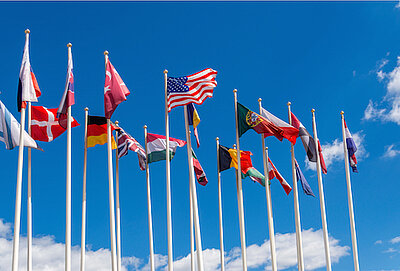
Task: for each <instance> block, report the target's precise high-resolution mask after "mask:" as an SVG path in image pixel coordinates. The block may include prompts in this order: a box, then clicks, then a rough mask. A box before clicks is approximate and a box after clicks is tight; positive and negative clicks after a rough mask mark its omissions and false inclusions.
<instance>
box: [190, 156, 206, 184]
mask: <svg viewBox="0 0 400 271" xmlns="http://www.w3.org/2000/svg"><path fill="white" fill-rule="evenodd" d="M192 158H193V168H194V173H195V175H196V179H197V182H198V183H199V184H201V185H203V186H205V185H206V184H207V183H208V180H207V177H206V173H205V172H204V170H203V168H202V167H201V165H200V162H199V160H198V159H197V156H196V154H195V153H194V151H193V149H192Z"/></svg>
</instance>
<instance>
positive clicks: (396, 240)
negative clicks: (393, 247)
mask: <svg viewBox="0 0 400 271" xmlns="http://www.w3.org/2000/svg"><path fill="white" fill-rule="evenodd" d="M389 242H390V243H392V244H397V243H400V236H397V237H395V238H393V239H390V241H389Z"/></svg>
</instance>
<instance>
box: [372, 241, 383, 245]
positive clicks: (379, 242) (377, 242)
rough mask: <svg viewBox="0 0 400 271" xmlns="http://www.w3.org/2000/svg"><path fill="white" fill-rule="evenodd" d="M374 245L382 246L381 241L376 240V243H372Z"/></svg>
mask: <svg viewBox="0 0 400 271" xmlns="http://www.w3.org/2000/svg"><path fill="white" fill-rule="evenodd" d="M374 244H375V245H381V244H383V242H382V240H376V242H375V243H374Z"/></svg>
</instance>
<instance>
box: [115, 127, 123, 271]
mask: <svg viewBox="0 0 400 271" xmlns="http://www.w3.org/2000/svg"><path fill="white" fill-rule="evenodd" d="M115 125H116V126H118V121H115ZM115 136H116V138H118V134H117V131H115ZM115 201H116V207H117V210H116V212H117V271H121V270H122V269H121V268H122V264H121V257H122V256H121V208H120V205H119V157H118V148H117V149H116V150H115Z"/></svg>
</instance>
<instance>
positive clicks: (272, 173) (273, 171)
mask: <svg viewBox="0 0 400 271" xmlns="http://www.w3.org/2000/svg"><path fill="white" fill-rule="evenodd" d="M268 170H269V172H268V175H269V179H270V180H272V179H273V178H277V179H278V181H279V183H280V184H281V186H282V187H283V190H285V192H286V195H289V193H290V191H292V187H291V186H290V184H289V183H288V182H287V181H286V180H285V178H283V176H282V175H281V174H280V173H279V171H278V170H277V169H276V167H275V165H274V164H273V163H272V161H271V159H270V158H268Z"/></svg>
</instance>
